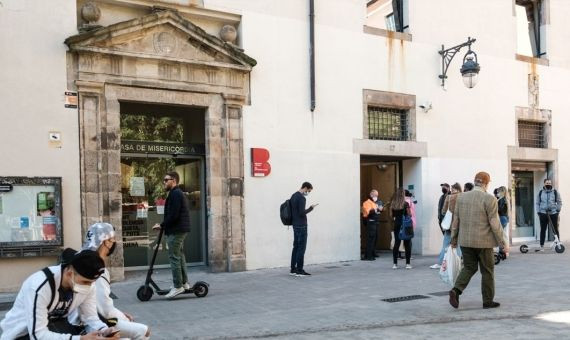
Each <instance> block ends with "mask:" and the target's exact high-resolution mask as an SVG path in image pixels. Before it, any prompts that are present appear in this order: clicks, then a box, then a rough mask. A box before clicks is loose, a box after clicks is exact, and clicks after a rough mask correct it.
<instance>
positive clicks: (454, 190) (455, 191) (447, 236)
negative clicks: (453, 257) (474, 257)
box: [430, 183, 461, 269]
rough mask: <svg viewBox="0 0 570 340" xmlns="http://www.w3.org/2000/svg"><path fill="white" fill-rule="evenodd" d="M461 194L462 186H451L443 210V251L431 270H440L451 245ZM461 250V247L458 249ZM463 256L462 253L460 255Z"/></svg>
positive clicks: (456, 184) (457, 184)
mask: <svg viewBox="0 0 570 340" xmlns="http://www.w3.org/2000/svg"><path fill="white" fill-rule="evenodd" d="M460 193H461V184H459V183H455V184H453V185H452V186H451V195H448V196H447V198H446V199H445V203H443V208H442V209H441V213H442V214H443V215H445V216H444V217H443V220H442V221H441V228H442V229H443V245H442V246H441V251H440V252H439V259H438V262H437V263H436V264H434V265H432V266H430V268H431V269H439V268H440V267H441V263H442V262H443V257H444V256H445V252H446V250H447V247H448V246H449V243H450V242H451V221H452V220H453V211H454V210H455V202H457V196H459V194H460ZM457 249H458V250H459V247H458V248H457ZM459 256H461V253H459Z"/></svg>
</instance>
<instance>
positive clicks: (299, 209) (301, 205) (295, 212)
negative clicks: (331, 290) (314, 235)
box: [289, 182, 318, 276]
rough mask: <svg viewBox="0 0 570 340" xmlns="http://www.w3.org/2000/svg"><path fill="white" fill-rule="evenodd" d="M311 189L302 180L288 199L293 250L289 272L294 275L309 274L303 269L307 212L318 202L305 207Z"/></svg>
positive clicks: (309, 184)
mask: <svg viewBox="0 0 570 340" xmlns="http://www.w3.org/2000/svg"><path fill="white" fill-rule="evenodd" d="M312 190H313V186H312V185H311V183H309V182H304V183H303V185H301V189H299V191H297V192H295V193H294V194H293V195H292V196H291V198H290V199H289V204H290V207H291V224H292V225H293V233H294V234H293V237H294V240H293V251H292V253H291V272H290V275H294V276H309V275H311V274H309V273H307V272H306V271H305V270H304V269H303V265H304V262H305V250H306V248H307V214H308V213H310V212H311V211H313V209H314V208H315V207H316V206H317V205H318V204H313V205H311V206H310V207H309V209H306V204H307V199H306V197H307V196H308V195H309V193H310V192H311V191H312Z"/></svg>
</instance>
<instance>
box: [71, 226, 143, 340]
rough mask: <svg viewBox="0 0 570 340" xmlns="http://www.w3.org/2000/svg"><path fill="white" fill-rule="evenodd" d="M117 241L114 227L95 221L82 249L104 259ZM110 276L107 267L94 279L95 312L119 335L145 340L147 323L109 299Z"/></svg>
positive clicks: (133, 339) (132, 339)
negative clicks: (120, 308) (122, 309)
mask: <svg viewBox="0 0 570 340" xmlns="http://www.w3.org/2000/svg"><path fill="white" fill-rule="evenodd" d="M116 245H117V242H116V240H115V228H113V226H112V225H110V224H109V223H95V224H93V225H91V226H90V227H89V229H88V230H87V234H86V236H85V242H84V243H83V248H82V249H84V250H87V249H88V250H93V251H96V252H97V253H98V254H99V256H100V257H101V258H102V259H103V260H104V261H106V260H107V258H108V257H109V256H110V255H111V254H112V253H113V251H114V250H115V246H116ZM110 282H111V276H110V274H109V271H108V270H107V268H105V271H104V272H103V274H102V275H101V276H100V277H99V278H98V279H97V281H95V290H96V292H97V295H96V296H97V312H98V313H99V315H100V316H101V317H102V318H103V319H104V320H106V322H107V324H108V325H112V326H114V327H115V328H117V329H118V330H119V331H120V332H121V337H124V338H129V339H131V340H145V339H148V337H149V336H150V329H149V327H148V326H147V325H144V324H142V323H137V322H134V318H133V317H132V316H131V315H129V314H127V313H124V312H122V311H120V310H119V309H117V308H116V307H115V305H114V304H113V299H111V297H110V294H111V283H110Z"/></svg>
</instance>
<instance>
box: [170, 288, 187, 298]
mask: <svg viewBox="0 0 570 340" xmlns="http://www.w3.org/2000/svg"><path fill="white" fill-rule="evenodd" d="M182 293H184V287H180V288H172V289H171V290H170V292H168V294H166V298H167V299H172V298H174V297H176V296H178V295H180V294H182Z"/></svg>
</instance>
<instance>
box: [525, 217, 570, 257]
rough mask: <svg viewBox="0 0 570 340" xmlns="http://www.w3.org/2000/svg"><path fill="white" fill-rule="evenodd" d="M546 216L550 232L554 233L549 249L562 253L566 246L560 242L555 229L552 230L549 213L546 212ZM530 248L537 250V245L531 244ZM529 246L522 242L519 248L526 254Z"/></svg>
mask: <svg viewBox="0 0 570 340" xmlns="http://www.w3.org/2000/svg"><path fill="white" fill-rule="evenodd" d="M546 216H548V228H551V230H552V234H554V241H552V244H551V245H550V249H554V251H555V252H556V253H558V254H562V253H563V252H564V250H566V248H565V247H564V245H563V244H562V242H561V241H560V238H559V237H558V233H557V232H556V230H554V225H553V224H552V220H551V219H550V215H548V214H546ZM531 247H532V248H534V250H535V252H536V251H539V249H540V248H539V247H538V246H531ZM531 247H529V246H528V245H526V244H523V245H521V246H520V248H519V250H520V251H521V253H523V254H526V253H528V251H529V248H531Z"/></svg>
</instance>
